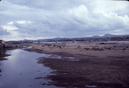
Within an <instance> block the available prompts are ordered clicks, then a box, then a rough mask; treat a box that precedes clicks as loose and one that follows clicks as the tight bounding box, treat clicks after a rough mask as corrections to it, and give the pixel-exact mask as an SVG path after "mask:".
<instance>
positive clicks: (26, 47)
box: [22, 46, 32, 49]
mask: <svg viewBox="0 0 129 88" xmlns="http://www.w3.org/2000/svg"><path fill="white" fill-rule="evenodd" d="M31 48H32V46H23V48H22V49H31Z"/></svg>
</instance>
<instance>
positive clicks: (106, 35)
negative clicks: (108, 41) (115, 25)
mask: <svg viewBox="0 0 129 88" xmlns="http://www.w3.org/2000/svg"><path fill="white" fill-rule="evenodd" d="M104 36H105V37H108V36H115V35H112V34H105V35H104Z"/></svg>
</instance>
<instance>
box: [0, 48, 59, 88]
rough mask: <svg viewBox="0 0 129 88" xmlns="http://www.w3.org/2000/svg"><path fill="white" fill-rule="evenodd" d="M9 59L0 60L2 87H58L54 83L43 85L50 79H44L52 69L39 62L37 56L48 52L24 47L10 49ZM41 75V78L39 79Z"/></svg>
mask: <svg viewBox="0 0 129 88" xmlns="http://www.w3.org/2000/svg"><path fill="white" fill-rule="evenodd" d="M6 53H7V54H11V55H10V56H8V57H6V58H7V59H8V60H3V61H0V64H1V65H0V69H1V70H2V72H1V73H0V74H1V76H0V88H57V87H56V86H53V85H42V84H44V83H47V82H48V81H50V80H46V79H44V78H45V77H46V76H47V75H51V74H52V73H50V72H51V71H52V70H51V69H50V68H48V67H45V66H44V65H42V64H38V63H37V61H38V60H37V58H40V57H47V56H49V55H48V54H40V53H36V52H28V51H25V50H23V49H15V50H8V51H7V52H6ZM38 77H40V78H41V79H37V78H38Z"/></svg>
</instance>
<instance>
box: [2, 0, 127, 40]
mask: <svg viewBox="0 0 129 88" xmlns="http://www.w3.org/2000/svg"><path fill="white" fill-rule="evenodd" d="M128 8H129V4H128V2H122V1H120V2H113V1H98V0H94V2H93V1H90V0H52V1H51V2H50V1H48V0H31V2H30V0H18V1H16V0H11V1H10V0H5V1H1V5H0V25H1V26H3V25H4V26H7V25H8V26H9V25H10V27H12V26H11V25H13V26H15V27H16V28H17V30H10V32H11V34H12V38H14V37H19V38H20V39H22V38H26V37H29V38H38V37H41V38H48V37H60V36H62V37H84V36H90V35H102V34H105V33H113V34H129V31H128V28H129V26H128V24H129V11H128ZM20 21H22V22H23V23H18V22H20ZM9 22H13V24H8V23H9ZM8 30H9V29H8ZM120 30H121V31H120ZM10 37H11V36H10Z"/></svg>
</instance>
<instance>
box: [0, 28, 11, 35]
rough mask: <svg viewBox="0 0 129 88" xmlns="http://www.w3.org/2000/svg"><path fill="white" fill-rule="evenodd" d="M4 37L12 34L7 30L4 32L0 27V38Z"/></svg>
mask: <svg viewBox="0 0 129 88" xmlns="http://www.w3.org/2000/svg"><path fill="white" fill-rule="evenodd" d="M3 35H10V32H7V30H4V29H3V28H2V27H0V37H1V36H3Z"/></svg>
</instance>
